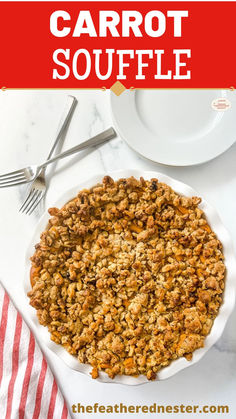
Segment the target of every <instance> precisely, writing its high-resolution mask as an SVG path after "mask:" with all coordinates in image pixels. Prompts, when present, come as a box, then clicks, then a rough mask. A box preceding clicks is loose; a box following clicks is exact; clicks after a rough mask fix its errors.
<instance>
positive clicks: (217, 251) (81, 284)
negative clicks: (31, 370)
mask: <svg viewBox="0 0 236 419" xmlns="http://www.w3.org/2000/svg"><path fill="white" fill-rule="evenodd" d="M200 202H201V199H200V198H198V197H192V198H188V197H185V196H181V195H179V194H178V193H176V192H175V191H173V190H172V189H171V188H170V187H169V186H168V185H166V184H165V183H160V182H158V180H157V179H151V180H144V179H143V178H140V179H139V180H137V179H135V178H134V177H130V178H128V179H119V180H118V181H114V180H113V179H112V178H111V177H109V176H105V177H104V179H103V182H102V184H98V185H96V186H94V187H92V188H91V189H85V190H82V191H81V192H79V193H78V195H77V196H76V197H75V198H74V199H72V200H71V201H70V202H68V203H67V204H66V205H64V206H63V207H62V208H61V209H57V208H50V209H49V213H50V215H51V218H50V219H49V222H48V226H47V228H46V230H45V231H44V232H43V233H42V234H41V238H40V243H39V244H37V245H36V246H35V249H36V250H35V253H34V255H33V256H32V258H31V260H32V268H31V285H32V290H31V291H30V292H29V293H28V296H29V298H30V304H31V305H32V306H33V307H34V308H35V309H36V310H37V316H38V320H39V322H40V324H42V325H43V326H47V328H48V330H49V332H50V334H51V339H52V340H53V341H54V342H56V343H57V344H60V345H62V346H63V347H64V348H65V349H66V350H67V351H68V352H69V353H70V354H72V355H74V356H75V357H77V359H78V362H81V363H86V364H90V365H91V367H92V370H91V375H92V377H93V378H97V377H98V375H99V371H105V372H106V373H107V374H108V376H109V377H111V378H114V377H115V376H116V375H117V374H125V375H132V376H138V375H139V374H144V375H146V377H147V378H148V380H153V379H155V378H156V375H157V373H158V371H159V370H160V369H161V368H163V367H166V366H167V365H169V364H170V362H171V361H173V360H175V359H177V358H179V357H182V356H184V357H185V358H186V359H187V360H191V358H192V354H193V352H194V351H195V350H196V349H198V348H201V347H203V346H204V339H205V337H206V336H207V335H208V333H209V332H210V330H211V327H212V324H213V322H214V319H215V317H216V316H217V313H218V310H219V307H220V305H221V303H222V292H223V289H224V279H225V265H224V262H223V261H224V256H223V252H222V244H221V243H220V241H219V240H218V239H217V237H216V235H215V233H214V232H213V231H212V230H211V228H210V226H209V224H208V223H207V220H206V217H205V215H204V212H203V211H202V210H201V209H200V208H199V207H198V205H199V204H200Z"/></svg>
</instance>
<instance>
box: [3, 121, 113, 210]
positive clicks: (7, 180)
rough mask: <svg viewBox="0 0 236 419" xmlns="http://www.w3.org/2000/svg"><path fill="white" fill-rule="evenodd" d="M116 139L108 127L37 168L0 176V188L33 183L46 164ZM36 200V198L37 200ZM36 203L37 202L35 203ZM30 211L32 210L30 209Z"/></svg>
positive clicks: (33, 167) (30, 167)
mask: <svg viewBox="0 0 236 419" xmlns="http://www.w3.org/2000/svg"><path fill="white" fill-rule="evenodd" d="M115 137H116V132H115V130H114V128H112V127H110V128H108V129H107V130H105V131H103V132H101V133H100V134H97V135H95V136H94V137H92V138H90V139H89V140H86V141H84V142H83V143H80V144H79V145H77V146H75V147H72V148H70V149H69V150H67V151H64V153H61V154H58V155H57V156H55V157H52V158H51V159H48V160H46V161H45V162H44V163H42V164H40V165H39V166H35V165H33V166H28V167H25V168H23V169H19V170H16V171H14V172H10V173H6V174H4V175H1V176H0V188H6V187H8V186H15V185H22V184H23V183H29V182H33V181H34V180H35V179H36V178H37V176H38V174H39V173H40V172H41V170H42V169H43V168H44V167H46V166H47V165H48V164H51V163H54V162H55V161H57V160H60V159H64V158H65V157H68V156H71V155H72V154H74V153H77V152H78V151H81V150H84V149H86V148H88V147H94V146H96V145H99V144H102V143H104V142H106V141H109V140H112V138H115ZM37 199H38V198H37ZM36 202H37V201H36ZM31 211H32V208H31Z"/></svg>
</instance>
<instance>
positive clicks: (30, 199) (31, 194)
mask: <svg viewBox="0 0 236 419" xmlns="http://www.w3.org/2000/svg"><path fill="white" fill-rule="evenodd" d="M37 192H38V190H37V189H35V188H33V189H32V190H31V191H30V193H29V195H28V198H29V199H28V198H27V199H26V201H28V202H27V204H26V205H25V203H26V201H25V202H24V203H23V205H22V207H23V206H24V208H22V212H26V211H27V209H28V208H29V205H31V203H32V201H33V200H34V198H35V196H36V195H37Z"/></svg>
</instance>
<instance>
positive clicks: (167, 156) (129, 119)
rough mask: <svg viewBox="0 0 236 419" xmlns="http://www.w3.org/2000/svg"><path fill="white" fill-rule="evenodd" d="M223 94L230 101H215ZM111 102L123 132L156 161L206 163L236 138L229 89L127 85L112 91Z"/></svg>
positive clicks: (235, 106) (234, 99) (234, 103)
mask: <svg viewBox="0 0 236 419" xmlns="http://www.w3.org/2000/svg"><path fill="white" fill-rule="evenodd" d="M219 98H221V103H224V101H225V102H226V103H227V106H225V107H224V106H223V105H221V104H220V106H218V107H217V106H215V103H217V99H219ZM110 102H111V110H112V116H113V123H114V125H115V128H116V130H117V132H118V133H119V134H120V136H121V137H122V138H123V139H124V140H125V141H126V142H127V143H128V145H129V146H130V147H131V148H132V149H133V150H135V151H136V152H137V153H139V154H140V155H142V156H143V157H145V158H147V159H149V160H152V161H155V162H157V163H162V164H165V165H171V166H191V165H197V164H200V163H204V162H207V161H209V160H211V159H214V158H215V157H216V156H218V155H220V154H221V153H223V152H224V151H226V150H227V149H228V148H229V147H230V146H231V145H232V144H233V143H234V142H235V140H236V136H235V118H236V96H235V94H234V92H231V91H230V90H220V89H209V90H208V89H205V90H204V89H195V90H191V89H186V90H183V89H181V90H179V89H176V90H174V89H169V90H166V89H156V90H155V89H154V90H149V89H146V90H125V91H124V92H123V93H122V94H121V95H120V96H116V95H115V94H114V93H112V92H111V95H110Z"/></svg>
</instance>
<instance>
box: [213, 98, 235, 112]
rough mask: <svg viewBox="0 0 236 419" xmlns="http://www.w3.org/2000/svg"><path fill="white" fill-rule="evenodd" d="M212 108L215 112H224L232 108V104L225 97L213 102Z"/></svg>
mask: <svg viewBox="0 0 236 419" xmlns="http://www.w3.org/2000/svg"><path fill="white" fill-rule="evenodd" d="M211 107H212V109H214V110H215V111H221V112H224V111H227V110H228V109H230V108H231V102H230V101H229V99H227V98H225V97H219V98H218V99H214V100H213V101H212V102H211Z"/></svg>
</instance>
